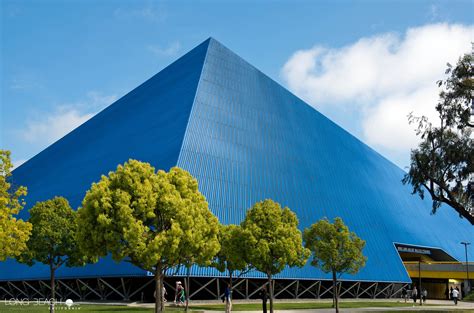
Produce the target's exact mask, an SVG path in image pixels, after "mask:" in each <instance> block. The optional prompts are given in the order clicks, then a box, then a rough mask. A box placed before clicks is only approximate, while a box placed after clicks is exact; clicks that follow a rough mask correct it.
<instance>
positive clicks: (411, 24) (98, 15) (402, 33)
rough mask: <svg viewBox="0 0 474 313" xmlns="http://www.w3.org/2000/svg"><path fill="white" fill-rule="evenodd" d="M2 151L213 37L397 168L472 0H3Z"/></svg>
mask: <svg viewBox="0 0 474 313" xmlns="http://www.w3.org/2000/svg"><path fill="white" fill-rule="evenodd" d="M0 6H1V8H0V9H1V11H0V14H1V15H0V16H1V38H0V40H1V54H0V80H1V81H0V88H1V90H0V92H1V98H0V99H1V103H0V149H8V150H11V151H12V160H13V162H14V164H15V166H18V165H20V164H21V163H23V162H25V161H26V160H28V159H29V158H31V157H33V156H34V155H35V154H37V153H39V152H40V151H41V150H43V149H44V148H46V147H47V146H49V145H50V144H52V143H53V142H55V141H56V140H58V139H59V138H61V137H62V136H64V135H65V134H67V133H68V132H69V131H71V130H72V129H74V128H75V127H77V126H79V125H80V124H81V123H83V122H85V121H86V120H87V119H89V118H90V117H92V116H94V114H96V113H97V112H99V111H100V110H102V109H104V108H105V107H107V106H108V105H110V104H111V103H113V102H114V101H115V100H117V99H119V98H120V97H122V96H123V95H125V94H126V93H128V92H129V91H131V90H132V89H133V88H135V87H137V86H138V85H139V84H141V83H142V82H144V81H146V80H147V79H148V78H150V77H151V76H153V75H154V74H156V73H157V72H159V71H160V70H161V69H163V68H165V67H166V66H167V65H169V64H170V63H171V62H173V61H174V60H176V59H177V58H179V57H180V56H182V55H183V54H185V53H186V52H187V51H189V50H190V49H192V48H193V47H195V46H196V45H198V44H199V43H201V42H202V41H204V40H206V39H207V38H208V37H214V38H215V39H217V40H218V41H220V42H221V43H223V44H224V45H225V46H227V47H228V48H230V49H231V50H233V51H234V52H235V53H237V54H238V55H240V56H241V57H242V58H244V59H245V60H247V61H248V62H249V63H251V64H252V65H254V66H255V67H256V68H258V69H259V70H261V71H262V72H263V73H265V74H267V75H268V76H270V77H271V78H272V79H274V80H276V81H277V82H278V83H280V84H281V85H283V86H284V87H286V88H288V89H289V90H290V91H292V92H293V93H294V94H296V95H297V96H298V97H300V98H302V99H303V100H305V101H306V102H308V103H309V104H310V105H311V106H313V107H314V108H315V109H317V110H319V111H320V112H322V113H323V114H325V115H326V116H328V117H329V118H331V119H332V120H334V121H335V122H336V123H338V124H339V125H340V126H341V127H343V128H345V129H346V130H348V131H349V132H351V133H352V134H353V135H355V136H356V137H358V138H359V139H360V140H362V141H363V142H365V143H366V144H368V145H369V146H371V147H372V148H374V149H375V150H377V151H378V152H380V153H381V154H382V155H384V156H385V157H386V158H388V159H389V160H391V161H392V162H394V163H395V164H397V165H398V166H400V167H401V168H403V169H406V168H407V166H408V165H409V155H410V149H411V148H414V147H415V146H416V143H417V138H416V136H415V133H414V131H413V126H412V125H409V124H408V122H407V115H408V114H409V113H410V112H413V113H414V114H415V115H426V116H428V117H431V118H432V119H435V117H436V115H435V112H434V105H435V104H436V101H437V99H438V93H439V89H438V88H437V86H436V81H437V80H439V79H443V78H444V77H445V76H444V70H445V68H446V63H447V62H450V63H451V64H455V63H456V61H457V59H458V58H459V56H461V55H462V54H464V53H470V52H471V49H472V48H471V42H474V13H473V12H474V0H471V1H464V0H462V1H461V0H450V1H421V0H403V1H402V0H400V1H369V0H366V1H342V0H335V1H329V0H327V1H298V0H297V1H266V0H259V1H191V0H189V1H140V0H138V1H120V0H118V1H112V0H108V1H104V0H94V1H92V0H82V1H78V0H73V1H49V0H42V1H39V0H37V1H31V0H30V1H28V0H23V1H19V0H17V1H9V0H2V1H0Z"/></svg>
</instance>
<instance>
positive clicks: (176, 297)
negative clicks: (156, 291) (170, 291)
mask: <svg viewBox="0 0 474 313" xmlns="http://www.w3.org/2000/svg"><path fill="white" fill-rule="evenodd" d="M182 287H183V286H181V282H180V281H179V280H178V281H177V282H176V287H175V289H174V304H176V301H178V300H179V297H180V295H181V288H182Z"/></svg>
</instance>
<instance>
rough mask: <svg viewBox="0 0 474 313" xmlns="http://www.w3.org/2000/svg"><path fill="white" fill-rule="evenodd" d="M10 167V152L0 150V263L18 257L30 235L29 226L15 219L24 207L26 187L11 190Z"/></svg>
mask: <svg viewBox="0 0 474 313" xmlns="http://www.w3.org/2000/svg"><path fill="white" fill-rule="evenodd" d="M12 167H13V165H12V163H11V160H10V151H7V150H0V261H5V260H6V259H7V258H9V257H16V256H18V255H20V254H21V252H22V251H23V250H25V249H26V241H27V240H28V238H29V236H30V234H31V224H30V223H28V222H25V221H23V220H21V219H17V218H16V217H15V216H16V215H17V214H18V213H20V211H21V210H22V209H23V207H24V205H25V202H24V201H23V199H22V197H24V196H26V187H23V186H19V187H17V188H12V185H11V183H10V182H9V181H8V180H9V177H10V176H11V169H12Z"/></svg>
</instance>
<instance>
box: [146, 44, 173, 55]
mask: <svg viewBox="0 0 474 313" xmlns="http://www.w3.org/2000/svg"><path fill="white" fill-rule="evenodd" d="M180 49H181V44H180V43H179V42H178V41H175V42H173V43H171V44H169V45H168V46H167V47H162V46H159V45H149V46H148V50H150V51H151V52H152V53H153V54H155V55H156V56H159V57H160V56H165V57H173V56H176V55H177V54H178V52H179V50H180Z"/></svg>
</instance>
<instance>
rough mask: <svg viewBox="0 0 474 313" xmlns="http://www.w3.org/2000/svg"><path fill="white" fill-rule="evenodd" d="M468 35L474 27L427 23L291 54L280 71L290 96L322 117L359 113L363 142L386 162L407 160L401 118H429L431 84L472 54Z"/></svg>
mask: <svg viewBox="0 0 474 313" xmlns="http://www.w3.org/2000/svg"><path fill="white" fill-rule="evenodd" d="M473 34H474V27H473V26H464V25H450V24H431V25H426V26H422V27H416V28H410V29H408V30H407V31H406V32H405V33H404V34H403V35H399V34H396V33H384V34H379V35H376V36H372V37H365V38H361V39H359V40H358V41H357V42H354V43H352V44H350V45H347V46H345V47H341V48H327V47H322V46H315V47H313V48H311V49H308V50H299V51H296V52H295V53H294V54H293V55H292V56H291V57H290V59H289V60H288V61H287V62H286V64H285V65H284V67H283V69H282V72H281V73H282V76H283V79H284V80H285V81H286V82H287V84H288V86H289V88H290V89H291V90H292V91H293V92H295V93H296V94H297V95H299V96H300V97H302V98H303V99H305V100H307V101H308V102H309V103H310V104H312V105H313V106H314V107H316V108H318V109H321V110H322V111H323V112H324V111H325V110H329V109H330V110H333V111H334V110H336V111H338V110H339V111H340V112H344V111H345V110H347V108H348V107H350V108H351V109H353V110H358V111H360V112H362V120H360V121H356V123H358V124H359V126H358V127H359V128H360V129H361V132H362V134H363V137H364V138H363V139H364V140H365V141H366V142H368V143H369V144H371V145H374V146H375V147H376V148H378V149H381V150H382V152H384V153H386V154H388V157H389V158H390V156H391V154H392V153H393V154H392V155H393V156H395V155H400V153H401V152H404V151H406V155H407V156H408V154H409V148H410V147H413V146H414V145H415V144H416V142H417V139H416V137H415V134H414V132H413V126H410V125H408V122H407V115H408V114H409V113H410V112H414V113H415V114H416V115H427V116H431V117H434V116H435V112H434V105H435V104H436V100H437V98H438V92H439V90H438V89H437V87H436V81H437V80H439V79H441V78H443V73H444V70H445V67H446V62H450V63H452V64H454V63H456V61H457V59H458V58H459V56H461V55H462V54H463V53H469V52H470V49H471V42H472V41H473V39H474V36H473ZM342 126H344V125H342ZM395 161H397V160H395ZM400 165H402V164H400ZM404 165H406V164H404Z"/></svg>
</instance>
